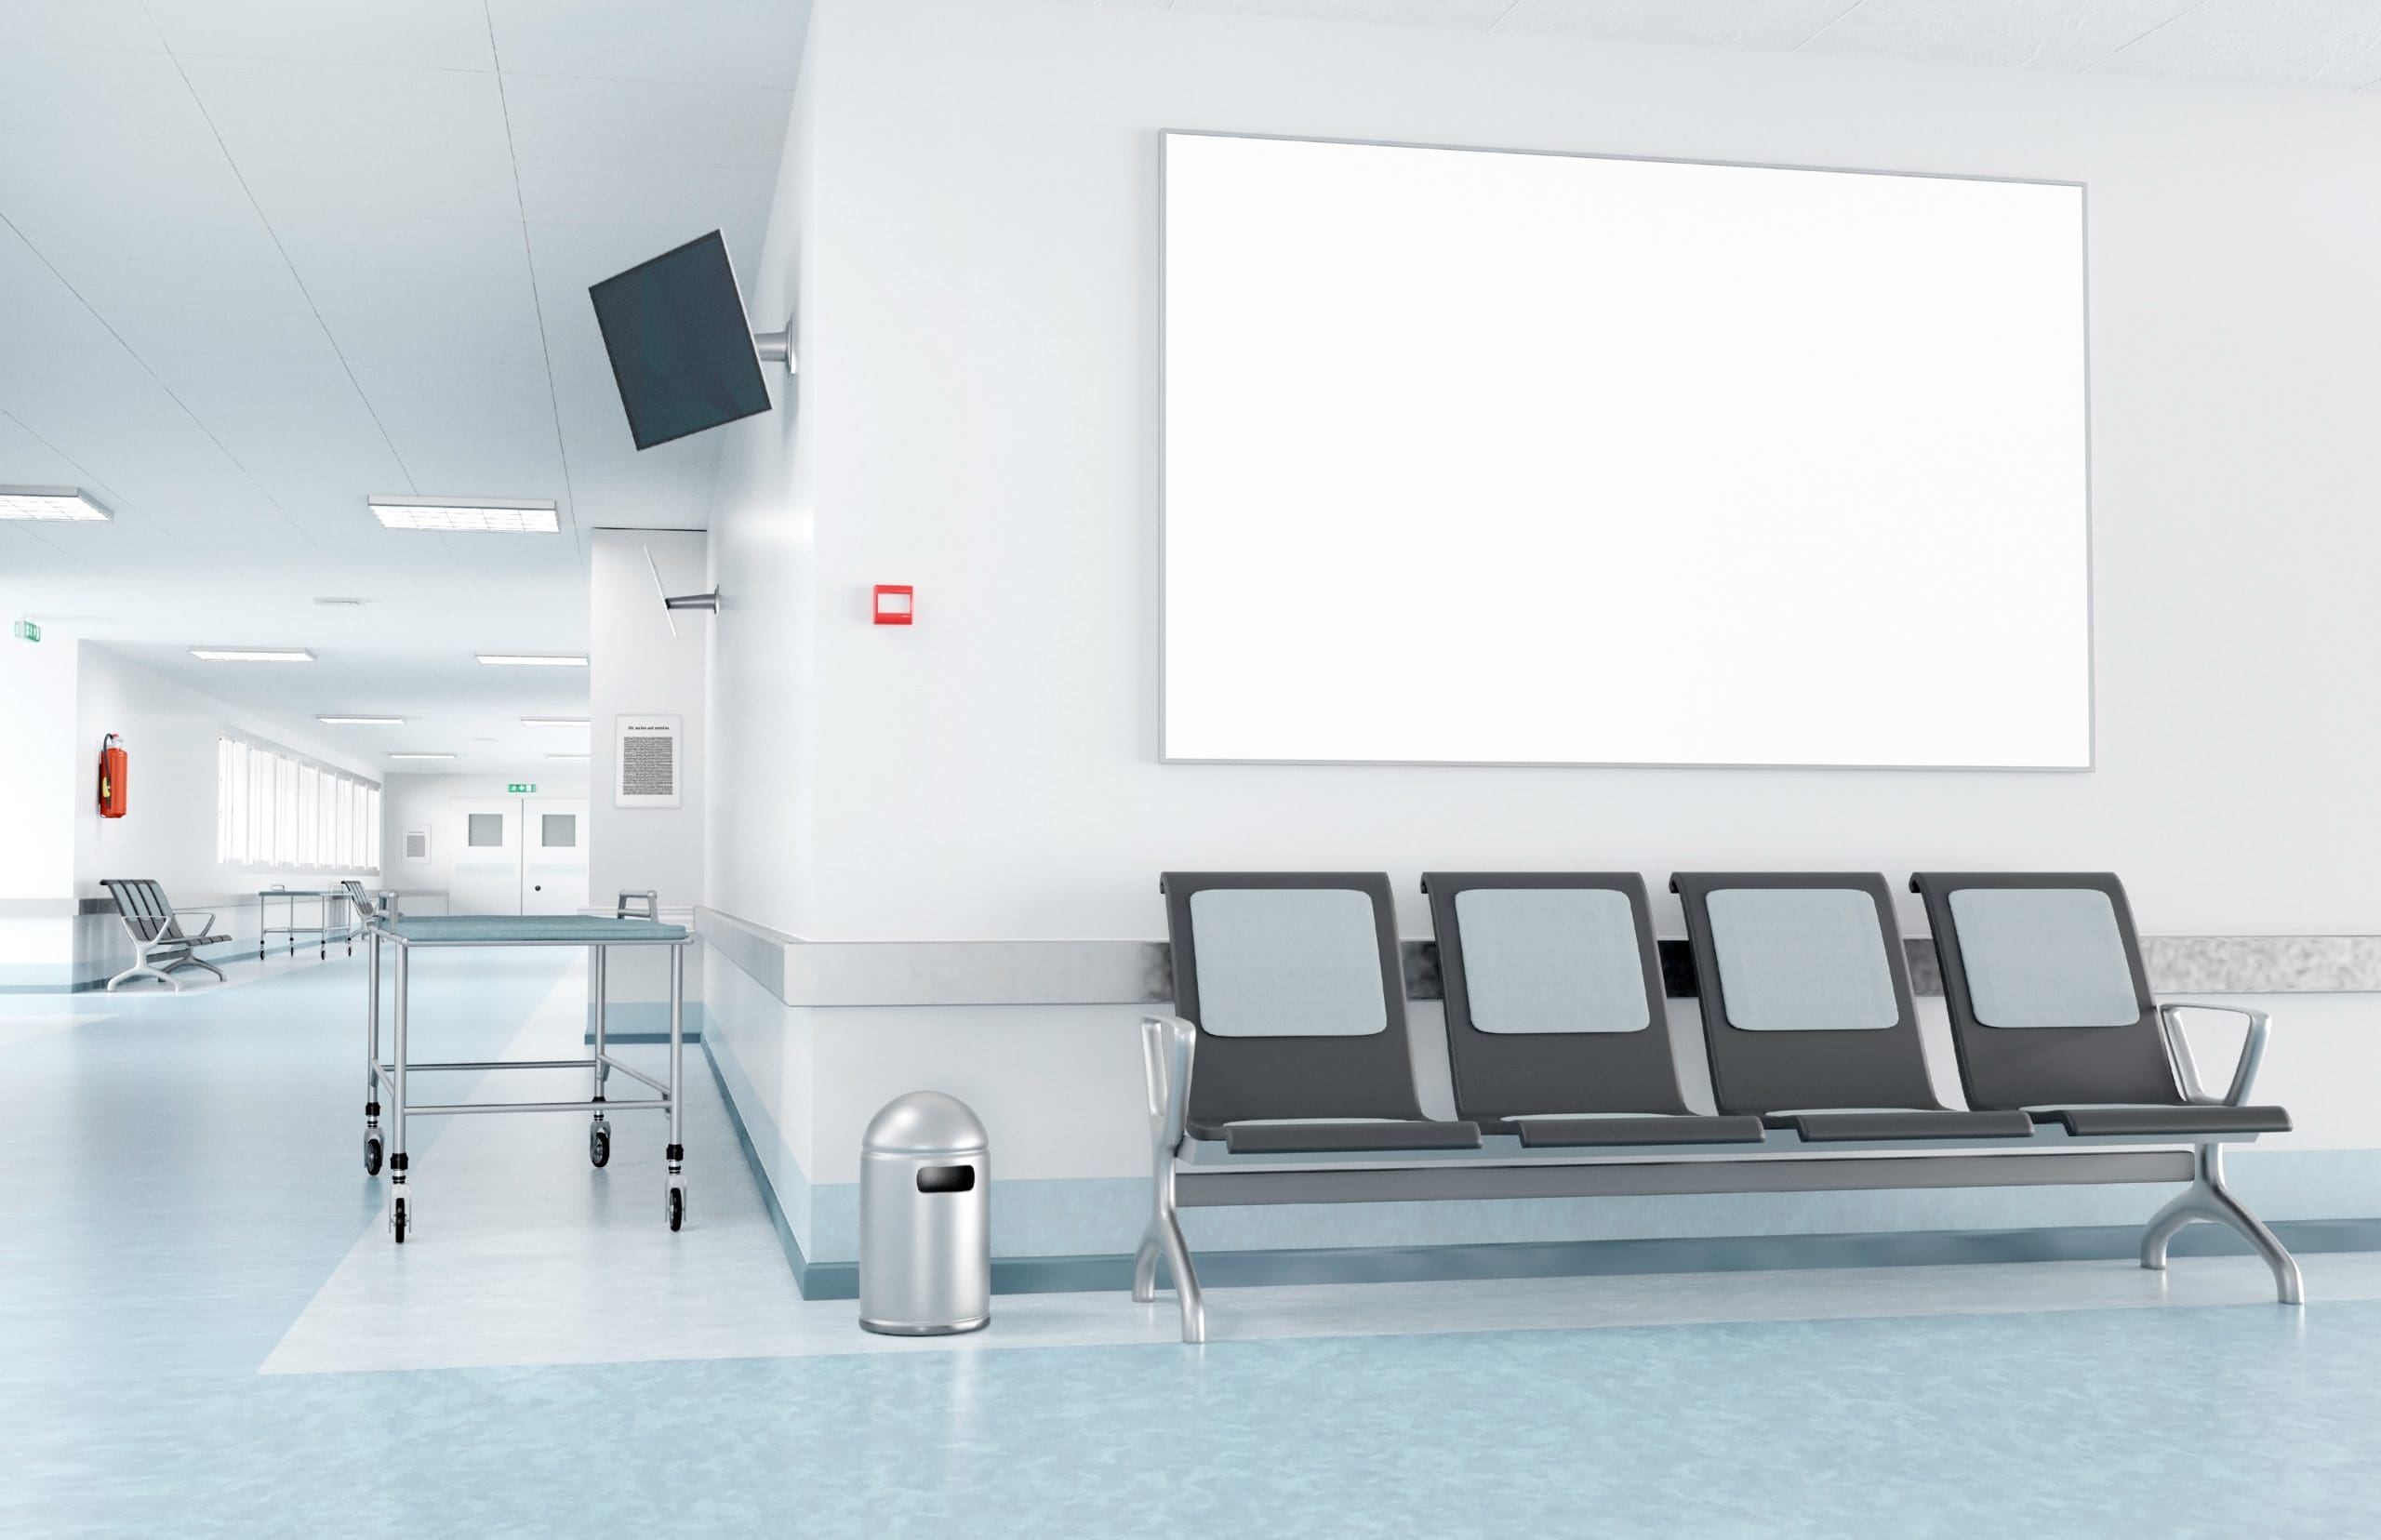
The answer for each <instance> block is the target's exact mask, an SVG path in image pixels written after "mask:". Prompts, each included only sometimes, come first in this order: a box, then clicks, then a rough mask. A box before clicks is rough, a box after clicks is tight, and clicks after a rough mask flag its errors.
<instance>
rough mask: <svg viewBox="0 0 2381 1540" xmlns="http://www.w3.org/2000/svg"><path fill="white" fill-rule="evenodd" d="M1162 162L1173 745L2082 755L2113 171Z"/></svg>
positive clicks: (1753, 760)
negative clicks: (2042, 175)
mask: <svg viewBox="0 0 2381 1540" xmlns="http://www.w3.org/2000/svg"><path fill="white" fill-rule="evenodd" d="M1164 156H1165V161H1164V188H1165V192H1164V206H1165V207H1164V215H1165V232H1164V263H1165V266H1164V327H1165V331H1164V360H1165V362H1164V457H1165V458H1164V712H1163V716H1164V756H1165V757H1166V758H1168V759H1173V760H1293V761H1294V760H1317V761H1388V762H1451V763H1640V764H1779V765H1788V764H1800V765H1913V766H1915V765H1937V766H1984V767H2010V768H2016V767H2038V768H2082V767H2088V766H2089V764H2090V763H2091V742H2092V734H2091V607H2090V599H2091V595H2090V550H2089V524H2088V511H2087V502H2086V478H2087V468H2086V460H2085V401H2084V397H2085V378H2084V310H2083V305H2084V282H2083V192H2082V188H2081V187H2078V186H2074V185H2071V184H2065V183H2040V182H2014V181H1984V180H1971V179H1956V178H1948V177H1917V176H1894V175H1877V174H1869V173H1858V172H1840V171H1802V170H1783V169H1774V168H1765V167H1750V166H1704V165H1682V164H1673V163H1664V162H1651V161H1632V160H1613V159H1601V158H1591V157H1586V156H1573V155H1544V154H1519V153H1491V152H1482V151H1465V150H1432V149H1416V148H1405V147H1391V146H1380V145H1361V144H1333V143H1316V142H1309V141H1302V140H1284V139H1239V138H1227V137H1220V136H1212V135H1186V134H1169V135H1167V136H1165V143H1164Z"/></svg>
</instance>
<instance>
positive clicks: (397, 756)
mask: <svg viewBox="0 0 2381 1540" xmlns="http://www.w3.org/2000/svg"><path fill="white" fill-rule="evenodd" d="M389 757H390V758H391V759H401V760H450V759H453V758H454V757H455V756H454V755H452V754H420V753H402V754H400V753H393V752H392V753H391V754H390V755H389Z"/></svg>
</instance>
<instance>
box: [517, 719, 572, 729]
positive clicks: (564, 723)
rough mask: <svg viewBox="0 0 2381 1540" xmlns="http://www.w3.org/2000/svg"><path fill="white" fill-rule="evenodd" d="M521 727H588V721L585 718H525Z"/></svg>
mask: <svg viewBox="0 0 2381 1540" xmlns="http://www.w3.org/2000/svg"><path fill="white" fill-rule="evenodd" d="M521 725H522V726H524V727H584V726H586V725H587V719H586V718H585V717H523V718H522V719H521Z"/></svg>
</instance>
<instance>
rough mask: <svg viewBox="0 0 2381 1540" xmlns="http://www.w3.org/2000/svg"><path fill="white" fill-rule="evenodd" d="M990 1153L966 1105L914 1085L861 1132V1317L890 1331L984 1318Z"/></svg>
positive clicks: (953, 1327)
mask: <svg viewBox="0 0 2381 1540" xmlns="http://www.w3.org/2000/svg"><path fill="white" fill-rule="evenodd" d="M991 1180H992V1157H991V1141H990V1140H989V1139H988V1138H987V1136H986V1135H985V1133H984V1125H983V1123H982V1122H981V1121H979V1120H978V1118H977V1116H976V1114H975V1113H974V1112H972V1111H970V1110H969V1109H968V1107H967V1104H966V1103H965V1102H963V1101H961V1100H960V1099H959V1098H958V1097H956V1096H946V1095H943V1094H942V1093H941V1092H939V1091H912V1092H911V1093H910V1094H909V1095H906V1096H896V1097H895V1098H894V1099H893V1100H891V1101H889V1102H887V1103H885V1109H884V1110H883V1111H881V1112H879V1113H877V1114H876V1116H875V1117H874V1118H873V1119H872V1120H871V1121H870V1122H869V1125H868V1132H867V1133H866V1134H864V1135H861V1136H860V1150H859V1323H860V1325H862V1326H863V1327H865V1328H867V1329H868V1330H869V1331H871V1332H886V1333H890V1334H894V1335H897V1336H941V1335H946V1334H950V1333H953V1332H972V1331H975V1330H976V1329H977V1328H978V1327H979V1326H982V1325H983V1324H984V1323H985V1322H986V1321H990V1320H991V1318H992V1227H991Z"/></svg>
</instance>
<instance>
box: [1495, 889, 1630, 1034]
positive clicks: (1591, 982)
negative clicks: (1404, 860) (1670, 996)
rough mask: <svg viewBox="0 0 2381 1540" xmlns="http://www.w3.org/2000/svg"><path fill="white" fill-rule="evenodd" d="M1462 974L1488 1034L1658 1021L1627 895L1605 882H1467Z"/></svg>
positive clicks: (1616, 1028)
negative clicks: (1499, 885) (1534, 885)
mask: <svg viewBox="0 0 2381 1540" xmlns="http://www.w3.org/2000/svg"><path fill="white" fill-rule="evenodd" d="M1455 903H1456V912H1457V914H1458V915H1459V916H1460V917H1461V919H1462V922H1463V971H1464V979H1465V984H1466V987H1467V989H1469V991H1470V1001H1471V1025H1472V1026H1474V1027H1475V1028H1477V1029H1480V1030H1481V1031H1483V1032H1638V1031H1643V1030H1644V1029H1645V1028H1646V1027H1648V1026H1650V1025H1651V1024H1652V1019H1653V1018H1652V1015H1651V1012H1650V1008H1649V1006H1648V1004H1647V1002H1646V1000H1645V976H1644V969H1643V964H1642V963H1641V961H1640V959H1639V957H1638V952H1637V921H1636V915H1635V913H1634V911H1633V910H1631V909H1630V908H1629V896H1628V895H1626V894H1623V893H1616V892H1614V891H1612V890H1610V889H1607V888H1467V889H1465V890H1464V891H1463V892H1461V893H1458V894H1457V895H1456V900H1455Z"/></svg>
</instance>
